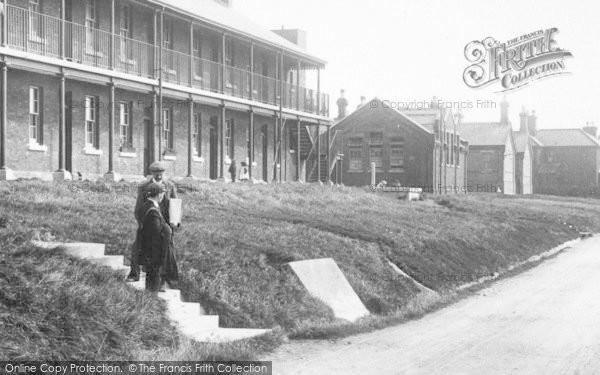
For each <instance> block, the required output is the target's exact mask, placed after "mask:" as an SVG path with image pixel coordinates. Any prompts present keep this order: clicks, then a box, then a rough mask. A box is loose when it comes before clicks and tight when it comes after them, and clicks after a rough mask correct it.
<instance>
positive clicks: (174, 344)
mask: <svg viewBox="0 0 600 375" xmlns="http://www.w3.org/2000/svg"><path fill="white" fill-rule="evenodd" d="M180 193H181V195H182V198H183V199H184V206H185V215H184V226H183V228H182V229H181V230H180V231H179V232H177V233H176V237H175V238H176V240H175V245H176V249H177V252H178V258H179V262H180V270H181V276H182V293H183V295H184V296H185V297H186V298H187V299H188V300H189V301H196V302H201V303H202V305H203V306H204V307H205V309H206V310H208V312H209V313H215V314H219V315H220V316H221V324H222V325H223V326H226V327H246V328H276V332H277V333H276V334H275V335H272V336H270V337H268V338H266V339H258V340H253V341H250V342H243V343H237V344H235V346H229V347H216V346H206V345H204V346H199V345H198V344H192V343H186V342H184V341H181V340H179V338H173V339H172V340H171V341H170V342H162V341H157V342H156V343H155V345H154V347H150V346H144V347H135V348H134V349H133V350H125V351H126V352H127V353H128V355H137V356H138V357H142V358H143V357H144V356H149V358H156V357H157V356H158V357H164V358H184V357H189V358H194V359H198V358H206V356H208V357H211V356H212V357H214V358H219V357H218V356H223V357H224V358H236V359H244V358H250V357H252V356H253V355H254V353H255V350H268V349H269V348H272V347H274V346H276V345H278V344H279V343H280V342H281V340H282V338H283V336H286V335H287V336H290V337H292V338H316V337H318V338H327V337H341V336H344V335H347V334H351V333H356V332H359V331H365V330H372V329H376V328H382V327H385V326H388V325H391V324H394V323H397V322H399V321H403V320H405V319H409V318H411V317H414V316H419V315H420V314H423V313H425V312H427V311H429V310H431V309H433V308H436V307H438V306H440V305H442V304H444V303H448V301H449V300H451V299H452V296H453V292H452V290H453V289H454V288H455V287H456V286H458V285H462V284H464V283H467V282H470V281H474V280H476V279H478V278H480V277H482V276H487V275H490V274H493V273H495V272H498V271H500V270H502V269H504V268H506V267H507V266H508V265H510V264H513V263H517V262H520V261H523V260H525V259H527V258H529V257H530V256H532V255H536V254H539V253H542V252H544V251H546V250H548V249H550V248H552V247H554V246H557V245H558V244H560V243H562V242H565V241H567V240H570V239H573V238H575V237H576V236H577V235H578V231H579V230H582V231H598V230H600V216H599V214H600V202H599V201H595V200H587V199H572V198H544V197H531V198H504V197H499V196H496V195H471V196H455V197H445V198H439V199H427V200H425V201H423V202H413V203H407V202H404V201H400V200H397V199H395V197H394V196H393V195H383V194H374V193H371V192H368V191H366V190H363V189H356V188H345V187H329V186H319V185H300V184H283V185H265V186H263V185H258V186H250V185H242V184H237V185H224V184H202V185H197V186H190V185H182V186H180ZM134 203H135V188H134V187H132V186H130V185H118V188H115V186H113V187H112V188H111V189H108V188H106V187H103V186H101V185H89V184H87V185H86V184H83V183H76V184H70V185H66V184H65V185H56V186H55V185H50V184H43V183H39V182H13V183H10V184H8V183H3V184H0V216H2V217H4V218H5V219H6V223H5V225H4V226H5V227H6V228H5V229H0V233H4V234H2V235H3V236H4V237H2V243H3V244H4V243H5V242H6V243H11V242H14V241H16V243H24V242H25V241H26V240H28V239H29V238H31V237H34V236H40V235H41V236H44V235H46V233H51V234H52V235H53V236H55V237H56V238H57V239H58V240H72V241H89V242H101V243H106V244H107V249H108V252H109V253H112V254H127V248H128V246H129V244H130V243H131V242H132V241H133V238H134V232H135V221H134V220H133V215H132V211H133V206H134ZM16 227H18V228H21V229H20V230H16V229H15V228H16ZM25 254H29V255H24V256H25V257H28V256H30V255H32V254H31V253H25ZM10 256H11V257H13V256H16V255H10ZM52 257H58V258H56V259H57V260H56V261H55V262H54V264H56V265H58V264H62V263H64V262H66V261H69V262H74V261H73V260H68V259H66V258H64V257H62V256H59V255H52ZM323 257H331V258H333V259H334V260H335V261H336V262H337V263H338V265H339V266H340V268H341V269H342V271H343V272H344V274H345V275H346V277H347V278H348V281H349V282H350V284H351V285H352V287H353V288H354V289H355V290H356V292H357V294H358V295H359V297H360V298H361V300H362V301H363V302H364V303H365V305H366V306H367V308H368V309H369V311H370V312H371V313H372V315H373V316H372V317H370V318H367V319H365V320H364V321H362V322H360V323H358V324H354V325H348V324H345V323H344V322H341V321H338V320H336V319H335V318H334V317H333V315H332V312H331V310H330V309H329V308H327V307H326V306H324V305H323V304H322V303H321V302H319V301H317V300H315V299H314V298H312V297H311V296H310V295H308V294H307V293H306V291H305V290H304V288H303V287H302V285H301V284H300V283H299V281H298V280H297V278H296V277H295V276H294V275H293V273H292V272H291V270H290V269H289V267H288V266H286V264H287V263H288V262H290V261H294V260H304V259H315V258H323ZM52 259H54V258H52ZM10 261H11V262H12V261H13V260H12V259H11V260H10ZM14 261H16V260H14ZM390 261H391V262H393V263H394V264H396V265H397V266H398V267H400V268H401V269H402V270H403V271H404V272H406V273H407V274H409V275H410V276H411V277H412V278H414V279H415V280H417V281H418V282H420V283H421V284H423V285H425V286H427V287H428V288H431V289H433V290H435V291H437V292H439V294H440V295H441V296H442V297H435V296H431V295H425V294H423V293H420V292H419V290H418V289H417V288H416V287H415V286H414V284H413V283H412V282H410V281H409V280H407V279H405V278H404V277H401V276H399V275H398V274H396V273H395V271H394V270H393V269H392V268H391V267H390V265H389V264H388V262H390ZM82 264H83V263H82ZM78 265H79V263H78ZM84 266H86V267H92V266H89V265H85V264H84ZM67 268H68V269H70V268H71V267H67ZM36 272H40V275H41V274H42V272H41V271H36ZM64 272H67V270H64ZM90 272H91V271H90ZM94 272H100V275H103V271H98V270H96V271H94ZM39 277H40V278H41V277H43V276H39ZM65 278H66V279H67V280H71V281H73V282H74V285H75V281H77V280H78V279H77V277H75V276H74V275H71V276H66V277H65ZM115 285H116V284H115ZM89 289H92V290H93V289H94V288H93V283H92V282H90V284H89ZM98 293H99V294H101V293H102V291H98ZM124 293H131V295H135V292H132V291H131V292H129V291H125V292H124ZM36 298H37V297H36ZM131 301H132V302H131V305H132V306H133V305H138V304H139V301H137V300H135V299H131ZM0 303H5V302H4V297H2V298H1V299H0ZM40 303H42V302H40ZM152 303H155V305H156V307H155V308H156V309H160V308H162V307H161V306H160V303H158V302H156V301H152ZM9 311H12V310H9ZM156 311H158V310H149V314H150V312H154V313H155V312H156ZM9 315H12V313H9ZM116 315H117V314H115V315H112V316H113V317H114V319H117V316H116ZM110 319H112V318H110ZM170 335H171V336H170V337H173V335H175V336H176V334H173V333H170ZM161 337H162V336H161ZM138 341H139V340H138ZM142 342H143V340H142ZM111 345H113V343H111ZM125 346H126V345H125ZM257 348H258V349H257ZM115 355H117V354H115ZM119 355H125V353H124V352H120V354H119ZM120 358H123V357H120ZM219 359H220V358H219Z"/></svg>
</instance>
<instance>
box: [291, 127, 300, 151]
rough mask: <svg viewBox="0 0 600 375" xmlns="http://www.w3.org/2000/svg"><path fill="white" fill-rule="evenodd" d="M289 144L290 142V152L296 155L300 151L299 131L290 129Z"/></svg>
mask: <svg viewBox="0 0 600 375" xmlns="http://www.w3.org/2000/svg"><path fill="white" fill-rule="evenodd" d="M289 142H290V147H289V148H290V152H291V153H295V152H297V151H298V130H297V129H294V128H291V127H290V128H289Z"/></svg>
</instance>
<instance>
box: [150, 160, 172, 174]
mask: <svg viewBox="0 0 600 375" xmlns="http://www.w3.org/2000/svg"><path fill="white" fill-rule="evenodd" d="M167 167H168V166H167V164H166V163H164V162H162V161H155V162H154V163H152V164H150V167H149V168H148V170H149V171H150V172H164V171H166V170H167Z"/></svg>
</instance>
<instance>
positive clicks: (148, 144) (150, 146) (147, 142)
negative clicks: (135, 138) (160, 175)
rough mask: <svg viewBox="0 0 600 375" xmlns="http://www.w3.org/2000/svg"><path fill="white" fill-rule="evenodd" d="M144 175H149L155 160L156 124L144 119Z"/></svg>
mask: <svg viewBox="0 0 600 375" xmlns="http://www.w3.org/2000/svg"><path fill="white" fill-rule="evenodd" d="M144 132H145V138H144V176H148V175H149V174H150V171H149V170H148V168H150V164H151V163H152V161H153V160H154V142H153V141H154V126H153V124H152V120H150V119H148V118H145V119H144Z"/></svg>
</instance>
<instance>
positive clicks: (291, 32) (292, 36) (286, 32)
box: [271, 26, 308, 49]
mask: <svg viewBox="0 0 600 375" xmlns="http://www.w3.org/2000/svg"><path fill="white" fill-rule="evenodd" d="M271 31H273V32H274V33H275V34H277V35H279V36H280V37H282V38H283V39H287V40H288V41H289V42H292V43H294V44H295V45H297V46H298V47H300V48H302V49H306V47H307V44H308V43H307V34H306V31H304V30H300V29H285V28H283V26H282V27H281V29H279V30H271Z"/></svg>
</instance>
